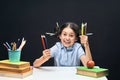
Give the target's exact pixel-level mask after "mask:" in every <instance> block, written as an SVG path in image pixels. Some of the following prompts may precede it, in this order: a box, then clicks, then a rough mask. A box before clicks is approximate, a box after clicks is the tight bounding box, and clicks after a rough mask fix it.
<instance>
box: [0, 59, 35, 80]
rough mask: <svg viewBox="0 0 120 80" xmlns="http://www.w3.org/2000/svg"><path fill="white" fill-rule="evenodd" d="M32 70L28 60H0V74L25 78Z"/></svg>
mask: <svg viewBox="0 0 120 80" xmlns="http://www.w3.org/2000/svg"><path fill="white" fill-rule="evenodd" d="M32 73H33V71H32V69H31V67H30V62H27V61H20V62H10V61H9V60H1V61H0V76H4V77H14V78H25V77H27V76H30V75H32Z"/></svg>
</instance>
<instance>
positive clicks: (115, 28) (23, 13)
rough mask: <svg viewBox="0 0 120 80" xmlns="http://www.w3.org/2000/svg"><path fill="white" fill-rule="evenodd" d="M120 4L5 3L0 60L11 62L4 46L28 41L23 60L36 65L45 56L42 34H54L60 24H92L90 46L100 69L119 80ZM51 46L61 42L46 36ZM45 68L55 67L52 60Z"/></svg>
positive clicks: (0, 12) (111, 0)
mask: <svg viewBox="0 0 120 80" xmlns="http://www.w3.org/2000/svg"><path fill="white" fill-rule="evenodd" d="M119 3H120V1H119V0H118V1H117V0H58V1H57V0H38V1H36V0H1V1H0V60H3V59H7V58H8V55H7V50H6V49H5V47H4V46H3V43H4V42H6V41H7V42H9V43H10V42H13V41H17V39H18V38H22V37H24V38H25V39H26V40H27V43H26V45H25V46H24V48H23V50H22V55H21V60H25V61H30V62H31V65H32V63H33V61H34V60H35V59H36V58H38V57H40V56H41V55H42V50H43V48H42V46H41V37H40V35H41V34H45V32H52V31H53V28H54V27H55V26H56V22H58V23H59V25H62V24H63V23H65V22H68V21H70V22H75V23H77V24H78V25H81V23H82V22H87V23H88V29H87V30H88V32H93V33H94V35H92V36H89V43H90V48H91V52H92V56H93V59H94V61H95V62H96V65H97V66H100V67H104V68H108V69H109V76H108V79H109V80H115V79H118V78H119V77H118V76H119V75H118V72H119V71H120V69H119V68H120V64H119V57H120V54H119V53H120V48H119V45H120V44H119V41H120V38H119V29H120V28H119V27H120V26H119V23H120V6H119ZM46 37H47V40H48V46H49V47H51V46H52V45H54V43H55V42H56V41H57V39H56V38H54V37H50V36H46ZM44 65H50V66H52V65H53V60H52V59H51V60H49V61H48V62H46V63H45V64H44Z"/></svg>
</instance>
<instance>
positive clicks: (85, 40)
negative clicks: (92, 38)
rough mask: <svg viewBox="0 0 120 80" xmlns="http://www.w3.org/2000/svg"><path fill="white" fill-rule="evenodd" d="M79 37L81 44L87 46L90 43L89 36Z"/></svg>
mask: <svg viewBox="0 0 120 80" xmlns="http://www.w3.org/2000/svg"><path fill="white" fill-rule="evenodd" d="M79 37H80V42H81V44H84V45H85V44H87V43H88V36H86V35H80V36H79Z"/></svg>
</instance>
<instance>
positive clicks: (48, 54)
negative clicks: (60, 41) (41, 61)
mask: <svg viewBox="0 0 120 80" xmlns="http://www.w3.org/2000/svg"><path fill="white" fill-rule="evenodd" d="M43 57H44V58H47V57H50V49H45V50H44V51H43Z"/></svg>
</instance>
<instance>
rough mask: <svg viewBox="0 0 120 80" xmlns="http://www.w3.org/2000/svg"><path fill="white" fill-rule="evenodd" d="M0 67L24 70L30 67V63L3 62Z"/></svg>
mask: <svg viewBox="0 0 120 80" xmlns="http://www.w3.org/2000/svg"><path fill="white" fill-rule="evenodd" d="M0 66H7V67H12V68H23V67H29V66H30V62H27V61H20V62H10V61H9V60H1V61H0Z"/></svg>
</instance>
